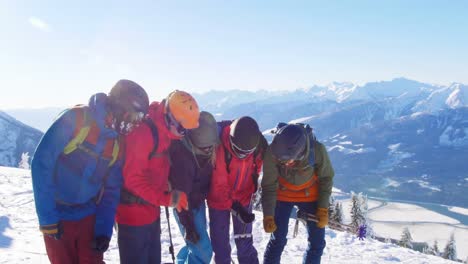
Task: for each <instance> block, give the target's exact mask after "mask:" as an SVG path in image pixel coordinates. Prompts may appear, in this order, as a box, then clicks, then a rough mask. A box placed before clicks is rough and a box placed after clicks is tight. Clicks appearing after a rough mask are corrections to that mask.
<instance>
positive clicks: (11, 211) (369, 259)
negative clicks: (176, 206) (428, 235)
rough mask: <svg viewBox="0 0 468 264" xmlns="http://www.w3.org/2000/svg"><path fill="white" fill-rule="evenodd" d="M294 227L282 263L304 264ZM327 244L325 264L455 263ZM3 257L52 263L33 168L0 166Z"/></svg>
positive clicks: (352, 241) (354, 244) (258, 232)
mask: <svg viewBox="0 0 468 264" xmlns="http://www.w3.org/2000/svg"><path fill="white" fill-rule="evenodd" d="M378 206H380V205H379V204H378V203H375V202H372V206H369V207H372V208H376V207H378ZM345 208H346V207H345V205H343V209H345ZM256 217H257V220H256V221H255V222H254V243H255V246H256V248H257V250H258V252H259V257H260V258H261V257H262V256H263V252H264V250H265V246H266V244H267V242H268V239H269V235H268V234H266V233H265V232H264V231H263V227H262V221H261V219H262V215H261V213H259V212H256ZM171 220H172V221H171V224H172V225H171V228H172V234H173V242H174V246H175V250H176V252H177V251H178V250H179V249H180V248H181V246H182V245H183V239H182V238H181V236H180V235H179V231H178V230H177V229H176V227H175V224H174V223H175V221H174V219H171ZM440 220H442V218H441V219H440ZM293 223H294V221H293V220H291V222H290V232H289V237H290V239H289V243H288V245H287V246H286V249H285V251H284V252H283V258H282V263H300V262H301V258H302V255H303V252H304V250H305V249H306V246H307V243H306V237H307V235H306V230H305V227H304V226H302V225H300V227H299V234H298V236H297V237H296V238H292V233H293V232H292V229H293V226H294V225H293ZM161 227H162V237H161V242H162V250H163V251H162V254H163V261H166V262H169V261H170V255H169V253H168V247H169V242H168V241H169V239H168V232H167V231H168V230H167V222H166V220H165V219H164V218H163V220H162V223H161ZM430 228H431V229H432V228H433V227H430ZM398 235H399V233H398ZM467 237H468V236H467V235H464V238H465V239H466V238H467ZM462 238H463V237H462ZM458 239H459V238H457V242H458V241H459V240H458ZM326 241H327V247H326V249H325V252H324V256H323V257H322V263H326V264H328V263H330V264H331V263H337V264H340V263H343V264H345V263H346V264H354V263H356V264H358V263H375V264H381V263H391V264H393V263H427V264H438V263H454V262H451V261H448V260H444V259H442V258H439V257H435V256H429V255H424V254H422V253H419V252H416V251H413V250H409V249H405V248H401V247H398V246H395V245H392V244H386V243H381V242H378V241H375V240H372V239H366V240H364V241H360V240H359V239H357V238H356V237H355V236H354V235H351V234H348V233H342V232H337V231H334V230H330V229H327V230H326ZM231 244H232V248H233V258H235V255H236V251H235V246H234V243H233V241H231ZM439 245H440V246H443V244H442V243H439ZM457 245H458V244H457ZM465 248H466V247H465ZM458 250H459V251H460V250H461V247H460V246H458ZM0 256H1V257H0V263H48V259H47V255H46V253H45V248H44V243H43V240H42V235H41V234H40V232H39V230H38V222H37V217H36V213H35V208H34V198H33V193H32V186H31V177H30V172H29V171H28V170H21V169H15V168H6V167H0ZM459 258H461V256H459ZM462 259H463V258H462ZM105 260H106V262H107V263H119V258H118V248H117V244H116V237H115V234H114V237H113V238H112V242H111V246H110V249H109V251H107V252H106V254H105Z"/></svg>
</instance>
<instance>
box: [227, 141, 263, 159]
mask: <svg viewBox="0 0 468 264" xmlns="http://www.w3.org/2000/svg"><path fill="white" fill-rule="evenodd" d="M229 141H230V143H231V146H232V151H233V152H234V154H236V156H237V157H238V158H239V159H244V158H246V157H247V156H249V155H250V154H252V153H253V152H254V151H255V149H257V146H255V147H254V148H252V149H249V150H244V149H241V148H239V147H238V146H237V145H236V144H234V142H232V137H229Z"/></svg>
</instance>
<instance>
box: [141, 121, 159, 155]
mask: <svg viewBox="0 0 468 264" xmlns="http://www.w3.org/2000/svg"><path fill="white" fill-rule="evenodd" d="M143 122H145V124H147V125H148V127H149V128H150V129H151V135H152V136H153V149H152V150H151V152H150V153H149V155H148V160H150V159H152V158H153V157H154V156H155V155H156V154H157V150H158V145H159V132H158V128H157V127H156V125H155V124H154V122H153V120H151V118H145V119H144V120H143Z"/></svg>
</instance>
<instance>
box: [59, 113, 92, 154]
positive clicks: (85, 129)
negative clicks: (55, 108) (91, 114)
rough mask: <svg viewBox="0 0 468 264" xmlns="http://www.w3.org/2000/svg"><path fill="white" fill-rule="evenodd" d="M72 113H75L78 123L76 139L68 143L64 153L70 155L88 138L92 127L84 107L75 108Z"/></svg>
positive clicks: (75, 133)
mask: <svg viewBox="0 0 468 264" xmlns="http://www.w3.org/2000/svg"><path fill="white" fill-rule="evenodd" d="M71 111H75V114H76V117H75V119H76V122H75V124H76V125H75V132H74V137H73V138H72V139H71V140H70V142H68V144H67V145H66V146H65V148H64V149H63V153H65V154H70V153H71V152H73V151H74V150H76V148H77V147H78V146H79V145H80V144H81V143H83V141H84V140H85V139H86V137H87V136H88V133H89V130H90V129H91V126H90V125H89V120H88V115H87V111H86V109H84V107H75V108H72V110H71Z"/></svg>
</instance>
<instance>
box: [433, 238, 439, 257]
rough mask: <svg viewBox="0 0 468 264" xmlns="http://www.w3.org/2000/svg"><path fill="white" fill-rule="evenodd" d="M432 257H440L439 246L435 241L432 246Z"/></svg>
mask: <svg viewBox="0 0 468 264" xmlns="http://www.w3.org/2000/svg"><path fill="white" fill-rule="evenodd" d="M432 255H434V256H440V250H439V244H438V243H437V240H434V245H433V246H432Z"/></svg>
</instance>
